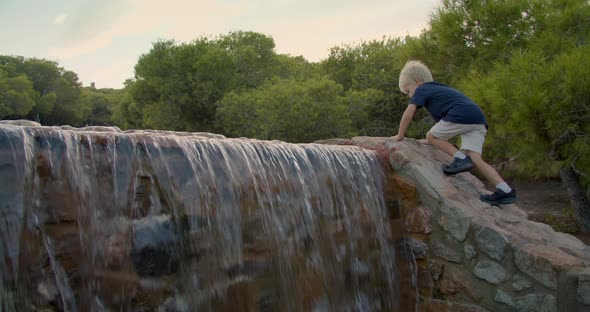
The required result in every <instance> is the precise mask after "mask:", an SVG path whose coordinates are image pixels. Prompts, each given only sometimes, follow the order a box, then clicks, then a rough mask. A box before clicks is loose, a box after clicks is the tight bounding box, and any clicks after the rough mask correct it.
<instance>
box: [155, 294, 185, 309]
mask: <svg viewBox="0 0 590 312" xmlns="http://www.w3.org/2000/svg"><path fill="white" fill-rule="evenodd" d="M188 311H190V309H189V306H188V303H187V302H186V300H185V299H183V298H180V297H174V298H168V299H166V301H164V303H163V304H162V305H161V306H160V307H158V312H188Z"/></svg>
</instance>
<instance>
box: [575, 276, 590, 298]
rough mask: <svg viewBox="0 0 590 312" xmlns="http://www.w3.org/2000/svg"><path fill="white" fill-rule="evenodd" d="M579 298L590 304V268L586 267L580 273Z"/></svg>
mask: <svg viewBox="0 0 590 312" xmlns="http://www.w3.org/2000/svg"><path fill="white" fill-rule="evenodd" d="M577 299H578V301H579V302H581V303H583V304H586V305H590V269H589V268H587V269H584V271H582V273H580V275H578V290H577Z"/></svg>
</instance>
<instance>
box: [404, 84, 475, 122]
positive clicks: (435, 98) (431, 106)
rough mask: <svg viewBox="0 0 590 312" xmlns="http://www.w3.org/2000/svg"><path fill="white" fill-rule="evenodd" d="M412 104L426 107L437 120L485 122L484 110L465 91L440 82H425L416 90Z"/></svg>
mask: <svg viewBox="0 0 590 312" xmlns="http://www.w3.org/2000/svg"><path fill="white" fill-rule="evenodd" d="M410 104H415V105H417V106H418V108H422V107H424V108H426V110H427V111H428V113H430V116H432V118H434V120H435V121H436V122H438V121H439V120H441V119H442V120H444V121H448V122H454V123H459V124H483V125H486V118H485V116H484V115H483V112H482V111H481V109H480V108H479V106H477V104H475V103H474V102H473V101H472V100H471V99H470V98H468V97H467V96H466V95H464V94H463V93H461V92H459V91H457V90H455V89H453V88H451V87H449V86H447V85H445V84H442V83H440V82H436V81H432V82H427V83H423V84H422V85H420V86H419V87H418V88H416V91H415V92H414V96H413V97H412V98H411V99H410Z"/></svg>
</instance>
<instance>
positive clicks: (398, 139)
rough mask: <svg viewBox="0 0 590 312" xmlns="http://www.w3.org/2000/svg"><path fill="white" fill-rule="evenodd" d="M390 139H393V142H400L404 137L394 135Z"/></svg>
mask: <svg viewBox="0 0 590 312" xmlns="http://www.w3.org/2000/svg"><path fill="white" fill-rule="evenodd" d="M391 138H392V139H394V140H396V141H401V140H403V139H404V136H403V135H399V134H396V135H394V136H392V137H391Z"/></svg>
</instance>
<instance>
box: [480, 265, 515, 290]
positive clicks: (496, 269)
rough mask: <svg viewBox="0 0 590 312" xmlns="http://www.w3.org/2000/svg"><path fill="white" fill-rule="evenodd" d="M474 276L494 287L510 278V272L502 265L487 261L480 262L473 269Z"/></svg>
mask: <svg viewBox="0 0 590 312" xmlns="http://www.w3.org/2000/svg"><path fill="white" fill-rule="evenodd" d="M473 274H475V276H477V277H479V278H481V279H483V280H485V281H487V282H488V283H491V284H494V285H498V284H500V283H502V282H504V281H506V280H508V279H509V278H510V276H509V274H508V272H507V271H506V270H505V269H504V268H503V267H502V266H501V265H500V264H498V263H496V262H492V261H487V260H481V261H479V262H478V263H477V264H476V265H475V268H474V269H473Z"/></svg>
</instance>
